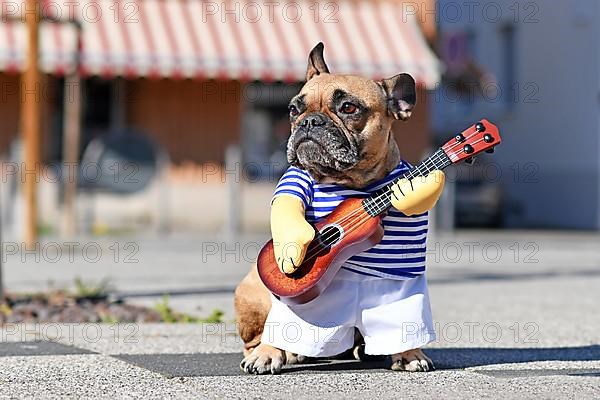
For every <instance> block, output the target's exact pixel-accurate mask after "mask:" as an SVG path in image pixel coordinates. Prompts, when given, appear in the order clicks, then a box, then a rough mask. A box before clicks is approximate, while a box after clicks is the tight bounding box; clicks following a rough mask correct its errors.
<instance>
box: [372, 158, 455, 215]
mask: <svg viewBox="0 0 600 400" xmlns="http://www.w3.org/2000/svg"><path fill="white" fill-rule="evenodd" d="M452 164H453V162H452V161H451V160H450V158H449V157H448V155H447V154H446V152H445V151H444V150H443V149H442V148H439V149H438V150H437V151H436V152H435V153H433V154H432V155H431V156H429V157H428V158H426V159H425V160H423V161H422V162H421V163H420V164H419V165H416V166H414V167H413V168H411V169H410V170H409V171H408V172H406V173H405V174H404V175H402V176H401V177H399V178H398V179H396V180H395V181H394V182H392V183H390V184H388V185H387V186H384V187H383V188H382V189H380V190H378V191H377V193H375V194H374V195H372V196H371V197H368V198H366V199H364V200H363V207H364V209H365V210H366V211H367V213H369V214H370V215H371V216H373V217H375V216H377V215H380V214H383V213H384V212H386V211H387V210H388V209H389V208H390V207H391V206H392V186H394V185H395V184H396V183H398V181H399V180H401V179H404V178H406V179H413V178H416V177H418V176H427V175H429V173H430V172H431V171H433V170H436V169H439V170H442V169H444V168H446V167H448V166H449V165H452Z"/></svg>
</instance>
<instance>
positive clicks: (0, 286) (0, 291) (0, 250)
mask: <svg viewBox="0 0 600 400" xmlns="http://www.w3.org/2000/svg"><path fill="white" fill-rule="evenodd" d="M1 188H2V185H0V189H1ZM1 203H2V190H0V210H2V204H1ZM2 222H4V220H3V219H2V213H1V212H0V304H2V303H3V302H4V280H3V277H2V274H3V270H2V269H3V268H4V265H3V264H2V259H3V258H4V244H3V242H2V239H3V237H2Z"/></svg>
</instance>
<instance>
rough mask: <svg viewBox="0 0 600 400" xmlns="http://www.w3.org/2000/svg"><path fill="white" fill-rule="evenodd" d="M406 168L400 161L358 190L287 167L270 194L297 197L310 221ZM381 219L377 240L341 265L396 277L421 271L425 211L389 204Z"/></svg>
mask: <svg viewBox="0 0 600 400" xmlns="http://www.w3.org/2000/svg"><path fill="white" fill-rule="evenodd" d="M409 169H410V165H409V164H408V163H407V162H405V161H401V162H400V164H399V165H398V166H397V167H396V168H395V169H394V170H393V171H392V172H390V174H389V175H387V176H386V177H385V178H383V179H382V180H380V181H377V182H375V183H372V184H371V185H369V186H367V187H365V188H364V189H362V190H355V189H349V188H346V187H343V186H339V185H333V184H322V183H317V182H316V181H315V180H314V179H313V178H312V177H311V176H310V174H309V173H308V172H306V171H304V170H301V169H298V168H296V167H290V168H288V170H287V171H286V172H285V174H283V176H282V177H281V179H280V180H279V183H278V184H277V187H276V189H275V194H274V196H273V198H275V197H278V196H295V197H297V198H299V199H301V200H302V201H303V202H304V206H305V210H306V211H305V214H306V220H307V221H308V222H311V223H312V222H315V221H317V220H319V219H321V218H324V217H326V216H327V215H328V214H329V213H331V212H332V211H333V210H334V209H335V208H336V207H337V206H338V205H339V204H340V203H341V202H342V201H344V200H346V199H348V198H351V197H360V198H365V197H368V196H370V195H371V194H372V193H373V192H375V191H377V190H379V189H381V188H382V187H384V186H385V185H387V184H389V183H391V182H392V181H394V180H395V179H397V178H399V177H400V176H402V175H403V174H405V173H406V172H408V170H409ZM382 222H383V227H384V236H383V239H382V240H381V242H379V244H377V245H375V246H374V247H372V248H371V249H369V250H367V251H365V252H363V253H360V254H357V255H355V256H353V257H352V258H350V259H349V260H348V261H346V263H345V264H344V266H343V268H344V269H347V270H349V271H352V272H355V273H359V274H363V275H369V276H376V277H381V278H388V279H398V280H405V279H410V278H414V277H416V276H418V275H421V274H423V273H424V272H425V241H426V240H427V223H428V214H427V213H424V214H417V215H413V216H410V217H409V216H406V215H405V214H403V213H401V212H400V211H397V210H395V209H394V208H391V209H390V210H389V212H388V213H387V215H386V216H385V217H383V219H382Z"/></svg>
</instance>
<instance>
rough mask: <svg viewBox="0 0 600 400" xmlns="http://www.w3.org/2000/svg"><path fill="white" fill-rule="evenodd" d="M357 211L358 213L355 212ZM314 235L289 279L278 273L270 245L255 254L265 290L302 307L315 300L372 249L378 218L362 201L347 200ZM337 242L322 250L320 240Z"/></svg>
mask: <svg viewBox="0 0 600 400" xmlns="http://www.w3.org/2000/svg"><path fill="white" fill-rule="evenodd" d="M357 210H358V211H357ZM314 226H315V228H316V230H317V234H316V236H315V239H314V240H313V242H312V243H311V244H310V245H309V247H308V250H307V253H306V254H307V256H306V257H305V260H304V262H303V263H302V265H300V267H299V268H298V269H297V270H296V271H295V272H294V273H293V274H291V275H286V274H284V273H283V272H281V270H280V269H279V266H278V265H277V262H276V261H275V255H274V254H275V253H274V251H273V241H272V240H270V241H269V242H268V243H267V244H266V245H265V246H264V247H263V248H262V250H261V251H260V253H259V254H258V260H257V264H258V274H259V276H260V279H261V280H262V281H263V283H264V284H265V286H266V287H267V288H268V289H269V290H270V291H271V292H272V293H273V294H274V295H275V296H278V297H285V298H286V299H287V301H288V302H291V303H294V304H304V303H308V302H309V301H311V300H313V299H314V298H315V297H317V296H318V295H319V294H320V293H321V292H322V291H323V290H325V288H326V287H327V286H328V285H329V284H330V283H331V281H332V279H333V277H334V276H335V274H336V273H337V272H338V271H339V270H340V268H341V267H342V265H343V264H344V263H345V262H346V260H348V259H349V258H350V257H352V256H354V255H356V254H359V253H362V252H363V251H366V250H368V249H370V248H371V247H373V246H375V245H376V244H377V243H379V242H380V241H381V239H382V238H383V227H382V226H381V218H380V217H379V216H376V217H372V216H371V215H369V214H368V213H367V212H366V211H365V210H364V209H363V208H362V199H348V200H345V201H343V202H342V203H340V205H339V206H337V207H336V209H335V210H333V211H332V212H331V214H329V215H328V216H327V217H325V218H324V219H323V220H320V221H319V222H317V223H316V224H315V225H314ZM332 238H335V239H336V241H335V242H334V243H333V244H332V245H329V246H323V240H327V241H328V242H331V241H332Z"/></svg>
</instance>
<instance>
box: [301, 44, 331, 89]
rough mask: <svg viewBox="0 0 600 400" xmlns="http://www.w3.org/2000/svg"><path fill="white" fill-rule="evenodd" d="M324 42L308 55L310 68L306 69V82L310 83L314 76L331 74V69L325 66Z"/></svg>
mask: <svg viewBox="0 0 600 400" xmlns="http://www.w3.org/2000/svg"><path fill="white" fill-rule="evenodd" d="M323 48H324V46H323V42H319V44H317V45H316V46H315V47H314V48H313V49H312V50H311V51H310V54H309V55H308V67H307V68H306V81H307V82H308V81H309V80H310V79H311V78H312V77H313V76H315V75H320V74H323V73H327V74H328V73H329V68H327V64H325V59H324V58H323Z"/></svg>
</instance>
